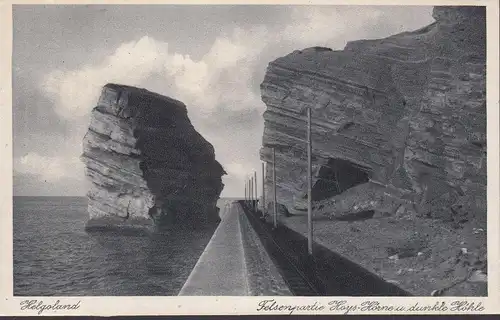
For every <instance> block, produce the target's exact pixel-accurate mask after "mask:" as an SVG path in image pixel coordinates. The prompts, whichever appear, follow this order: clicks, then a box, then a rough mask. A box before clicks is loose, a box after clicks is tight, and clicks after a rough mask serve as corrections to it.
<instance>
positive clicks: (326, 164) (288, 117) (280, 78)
mask: <svg viewBox="0 0 500 320" xmlns="http://www.w3.org/2000/svg"><path fill="white" fill-rule="evenodd" d="M433 17H434V18H435V20H436V21H435V22H434V23H432V24H430V25H428V26H426V27H424V28H422V29H419V30H416V31H413V32H404V33H401V34H397V35H394V36H390V37H388V38H385V39H378V40H360V41H354V42H350V43H348V44H347V45H346V47H345V49H344V50H342V51H332V50H330V49H328V48H320V47H315V48H308V49H305V50H301V51H295V52H293V53H290V54H288V55H287V56H285V57H282V58H279V59H277V60H275V61H273V62H271V63H270V64H269V66H268V69H267V73H266V76H265V79H264V81H263V83H262V84H261V92H262V100H263V101H264V102H265V104H266V105H267V110H266V111H265V113H264V119H265V129H264V136H263V148H262V150H261V159H262V160H263V161H265V162H267V163H270V162H271V150H270V148H271V147H274V148H275V150H276V168H277V172H276V177H277V187H278V192H277V198H278V201H279V202H280V203H282V204H284V205H286V207H287V208H288V210H289V211H290V212H292V213H298V212H300V211H303V210H306V204H305V199H306V197H307V184H306V178H307V175H306V172H307V171H306V164H307V162H306V159H307V158H306V155H307V153H306V143H305V142H304V139H305V138H306V128H307V123H306V121H307V119H306V108H308V107H310V108H311V110H312V141H313V172H314V177H313V197H314V198H313V201H314V211H315V212H316V214H325V215H328V216H330V217H332V218H345V217H346V216H349V215H352V214H357V213H363V212H370V211H372V214H390V215H396V214H397V215H400V214H405V215H411V216H414V217H415V218H418V217H427V218H436V219H440V220H442V221H450V222H453V223H457V224H460V223H463V222H466V221H468V220H475V221H483V222H485V220H486V86H485V83H486V72H485V68H486V24H485V8H484V7H435V9H434V11H433ZM332 32H334V31H333V30H332ZM267 167H268V169H267V177H271V176H272V175H271V166H270V165H269V166H267ZM267 184H268V186H270V180H268V181H267ZM270 189H271V188H270V187H268V188H267V190H270ZM271 196H272V195H271V194H268V195H267V196H266V198H267V199H271Z"/></svg>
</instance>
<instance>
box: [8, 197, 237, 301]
mask: <svg viewBox="0 0 500 320" xmlns="http://www.w3.org/2000/svg"><path fill="white" fill-rule="evenodd" d="M228 201H231V200H229V199H222V200H220V201H219V204H218V206H219V208H221V211H222V209H223V206H224V203H225V202H228ZM13 209H14V211H13V215H14V224H13V239H14V247H13V250H14V265H13V268H14V295H15V296H172V295H177V294H178V292H179V291H180V289H181V288H182V286H183V284H184V282H185V281H186V279H187V278H188V276H189V274H190V273H191V270H192V269H193V267H194V266H195V264H196V262H197V261H198V258H199V257H200V255H201V253H202V252H203V250H204V249H205V247H206V245H207V243H208V242H209V240H210V238H211V237H212V235H213V233H214V231H215V227H214V226H213V227H207V228H204V229H199V230H190V229H176V230H172V231H170V232H169V233H168V234H162V235H161V236H158V235H156V236H144V235H142V236H140V235H125V234H116V233H106V232H100V233H87V232H85V230H84V228H85V223H86V221H87V219H88V213H87V199H86V198H85V197H14V199H13Z"/></svg>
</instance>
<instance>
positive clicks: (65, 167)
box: [14, 152, 84, 182]
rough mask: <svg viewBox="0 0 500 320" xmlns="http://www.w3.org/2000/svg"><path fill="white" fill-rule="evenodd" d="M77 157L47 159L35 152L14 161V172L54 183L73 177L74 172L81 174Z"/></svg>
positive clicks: (80, 163) (81, 166) (81, 169)
mask: <svg viewBox="0 0 500 320" xmlns="http://www.w3.org/2000/svg"><path fill="white" fill-rule="evenodd" d="M83 169H84V168H83V164H82V162H81V161H80V159H79V157H64V156H61V157H48V156H42V155H40V154H38V153H35V152H30V153H28V154H26V155H24V156H21V157H18V158H16V159H14V170H15V171H16V172H18V173H21V174H30V175H35V176H38V177H40V178H41V179H42V180H44V181H45V182H56V181H58V180H59V179H61V178H65V177H71V176H74V173H75V171H78V170H79V171H81V172H83Z"/></svg>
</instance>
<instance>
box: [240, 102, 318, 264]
mask: <svg viewBox="0 0 500 320" xmlns="http://www.w3.org/2000/svg"><path fill="white" fill-rule="evenodd" d="M306 111H307V140H303V142H305V143H306V144H307V248H308V254H309V255H312V254H313V220H312V160H311V159H312V138H311V108H306ZM271 150H272V161H271V164H272V177H273V184H272V189H273V192H272V194H273V201H272V203H273V226H274V229H276V228H278V212H277V211H278V208H277V203H278V202H277V195H276V149H275V148H274V147H272V148H271ZM265 181H266V171H265V163H262V215H263V216H265V215H267V207H266V196H265V194H266V189H265V187H266V184H265ZM245 203H246V204H247V207H249V208H251V209H252V210H253V211H254V212H257V211H258V209H259V200H258V190H257V172H256V171H254V172H253V174H251V175H250V179H247V180H246V181H245Z"/></svg>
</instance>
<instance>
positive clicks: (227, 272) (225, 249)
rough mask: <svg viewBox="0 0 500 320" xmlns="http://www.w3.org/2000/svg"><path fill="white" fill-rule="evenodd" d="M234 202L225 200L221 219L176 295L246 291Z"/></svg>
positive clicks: (238, 224)
mask: <svg viewBox="0 0 500 320" xmlns="http://www.w3.org/2000/svg"><path fill="white" fill-rule="evenodd" d="M239 209H240V208H239V205H238V203H236V202H235V203H229V202H228V203H226V205H225V207H224V208H223V209H222V210H221V211H222V213H221V220H222V221H221V222H220V224H219V226H218V227H217V229H216V230H215V233H214V235H213V236H212V239H210V242H209V243H208V245H207V247H206V248H205V251H203V253H202V254H201V256H200V259H199V260H198V262H197V263H196V266H195V267H194V269H193V271H191V274H190V275H189V277H188V279H187V281H186V283H185V284H184V286H183V287H182V289H181V290H180V292H179V295H180V296H246V295H249V289H248V280H247V279H248V276H247V270H246V265H245V258H244V251H243V241H242V236H241V229H240V222H239V217H238V215H239V214H241V210H239Z"/></svg>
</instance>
